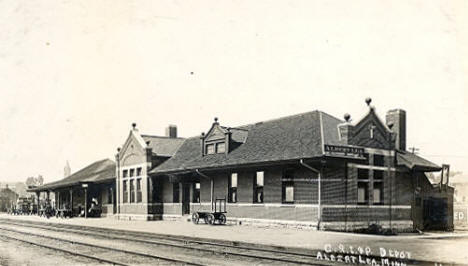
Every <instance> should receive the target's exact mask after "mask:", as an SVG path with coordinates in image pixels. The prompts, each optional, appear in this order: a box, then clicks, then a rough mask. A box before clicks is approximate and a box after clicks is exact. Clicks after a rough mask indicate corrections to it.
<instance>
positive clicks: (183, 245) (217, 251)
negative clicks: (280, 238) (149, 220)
mask: <svg viewBox="0 0 468 266" xmlns="http://www.w3.org/2000/svg"><path fill="white" fill-rule="evenodd" d="M0 221H1V222H2V223H5V224H11V225H17V226H25V227H31V228H37V229H41V230H47V231H55V232H66V233H72V234H79V235H88V236H93V237H99V238H103V239H113V240H118V241H129V242H132V243H141V244H143V245H151V246H164V247H170V248H174V249H179V250H186V251H189V252H198V254H199V255H200V254H201V255H209V256H213V255H215V256H220V257H222V258H241V259H242V258H243V259H250V261H251V262H254V263H255V262H257V263H258V262H259V261H261V262H265V263H268V264H270V262H275V263H283V264H284V263H286V264H290V265H292V264H305V265H332V262H328V261H323V260H320V261H319V260H317V259H316V255H317V252H318V251H320V250H306V249H295V250H286V249H284V248H282V247H279V246H263V245H255V244H248V243H242V242H234V241H222V240H200V239H196V238H192V237H186V236H174V235H164V234H155V233H147V232H138V231H126V230H119V229H109V228H100V227H91V226H80V225H69V224H58V223H44V222H34V221H19V220H12V219H3V218H0ZM321 252H323V251H321ZM369 257H371V258H375V259H376V260H378V261H379V260H380V257H377V256H369ZM406 263H407V264H408V265H434V262H429V261H424V260H414V259H411V260H407V261H406ZM208 264H209V263H208Z"/></svg>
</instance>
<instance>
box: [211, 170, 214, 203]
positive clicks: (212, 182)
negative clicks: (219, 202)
mask: <svg viewBox="0 0 468 266" xmlns="http://www.w3.org/2000/svg"><path fill="white" fill-rule="evenodd" d="M213 197H214V180H213V178H211V211H213V203H214V199H213Z"/></svg>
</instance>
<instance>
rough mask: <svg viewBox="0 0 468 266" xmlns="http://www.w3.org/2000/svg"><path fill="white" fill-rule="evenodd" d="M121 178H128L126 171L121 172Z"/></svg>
mask: <svg viewBox="0 0 468 266" xmlns="http://www.w3.org/2000/svg"><path fill="white" fill-rule="evenodd" d="M122 177H124V178H125V177H128V170H123V171H122Z"/></svg>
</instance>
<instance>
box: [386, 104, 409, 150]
mask: <svg viewBox="0 0 468 266" xmlns="http://www.w3.org/2000/svg"><path fill="white" fill-rule="evenodd" d="M385 120H386V122H387V125H389V124H393V127H392V131H393V133H395V135H396V141H395V148H396V149H399V150H402V151H406V112H405V110H402V109H393V110H390V111H388V112H387V115H386V116H385Z"/></svg>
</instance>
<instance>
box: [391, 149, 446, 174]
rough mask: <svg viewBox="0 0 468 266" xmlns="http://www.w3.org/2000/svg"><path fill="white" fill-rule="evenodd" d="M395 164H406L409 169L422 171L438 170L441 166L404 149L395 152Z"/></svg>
mask: <svg viewBox="0 0 468 266" xmlns="http://www.w3.org/2000/svg"><path fill="white" fill-rule="evenodd" d="M397 164H398V165H402V166H406V167H408V168H409V169H410V170H418V171H424V172H435V171H440V170H441V169H442V167H440V166H438V165H437V164H435V163H433V162H430V161H428V160H426V159H424V158H422V157H420V156H418V155H416V154H414V153H411V152H406V151H398V152H397Z"/></svg>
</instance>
